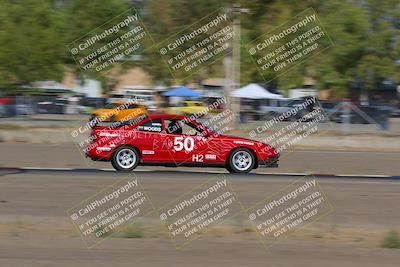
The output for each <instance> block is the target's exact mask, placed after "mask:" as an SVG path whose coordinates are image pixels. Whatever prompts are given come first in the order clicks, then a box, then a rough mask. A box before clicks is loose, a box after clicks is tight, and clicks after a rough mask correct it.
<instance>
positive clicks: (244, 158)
mask: <svg viewBox="0 0 400 267" xmlns="http://www.w3.org/2000/svg"><path fill="white" fill-rule="evenodd" d="M254 164H255V158H254V155H253V153H251V151H250V150H249V149H247V148H238V149H235V150H234V151H233V152H232V153H231V154H230V155H229V158H228V162H227V167H226V169H227V170H228V171H229V172H234V173H248V172H250V171H251V170H252V169H253V167H254Z"/></svg>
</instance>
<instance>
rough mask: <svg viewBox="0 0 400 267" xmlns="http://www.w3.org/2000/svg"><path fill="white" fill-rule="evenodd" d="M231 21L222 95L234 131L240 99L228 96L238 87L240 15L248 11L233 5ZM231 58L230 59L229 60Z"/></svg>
mask: <svg viewBox="0 0 400 267" xmlns="http://www.w3.org/2000/svg"><path fill="white" fill-rule="evenodd" d="M230 12H231V14H232V19H233V32H234V37H233V40H232V56H227V57H226V58H225V60H224V65H225V84H224V94H225V97H226V99H227V101H228V105H227V108H228V109H230V110H231V111H232V112H233V114H235V119H234V120H233V121H232V123H231V125H230V127H229V128H230V129H235V128H236V125H237V121H238V115H239V111H240V110H239V109H240V102H239V101H240V99H237V98H233V97H230V94H231V92H232V91H234V90H235V89H238V88H239V87H240V62H241V60H240V47H241V43H240V41H241V38H240V26H241V25H240V24H241V22H240V15H241V14H242V13H248V12H249V10H248V9H246V8H241V7H240V4H239V3H235V4H233V6H232V8H231V9H230ZM231 57H232V59H231Z"/></svg>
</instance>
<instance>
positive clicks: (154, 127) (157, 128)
mask: <svg viewBox="0 0 400 267" xmlns="http://www.w3.org/2000/svg"><path fill="white" fill-rule="evenodd" d="M135 130H136V131H141V132H152V133H161V131H162V124H161V119H155V120H151V121H147V122H144V123H142V124H140V125H139V126H137V127H136V128H135Z"/></svg>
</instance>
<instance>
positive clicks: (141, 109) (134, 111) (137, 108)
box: [90, 102, 148, 123]
mask: <svg viewBox="0 0 400 267" xmlns="http://www.w3.org/2000/svg"><path fill="white" fill-rule="evenodd" d="M147 115H148V111H147V108H146V106H145V105H142V104H137V103H132V102H117V103H111V104H108V105H107V106H106V107H105V108H102V109H96V110H94V111H93V112H92V113H91V118H90V121H93V120H96V122H97V123H98V122H123V121H129V120H133V119H136V118H138V117H142V116H147Z"/></svg>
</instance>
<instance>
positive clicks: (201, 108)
mask: <svg viewBox="0 0 400 267" xmlns="http://www.w3.org/2000/svg"><path fill="white" fill-rule="evenodd" d="M206 111H207V107H206V105H205V104H204V103H203V102H200V101H191V100H186V101H183V102H180V103H179V105H178V106H176V107H169V108H166V109H165V113H167V114H174V115H185V116H189V115H192V114H202V113H205V112H206Z"/></svg>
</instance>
